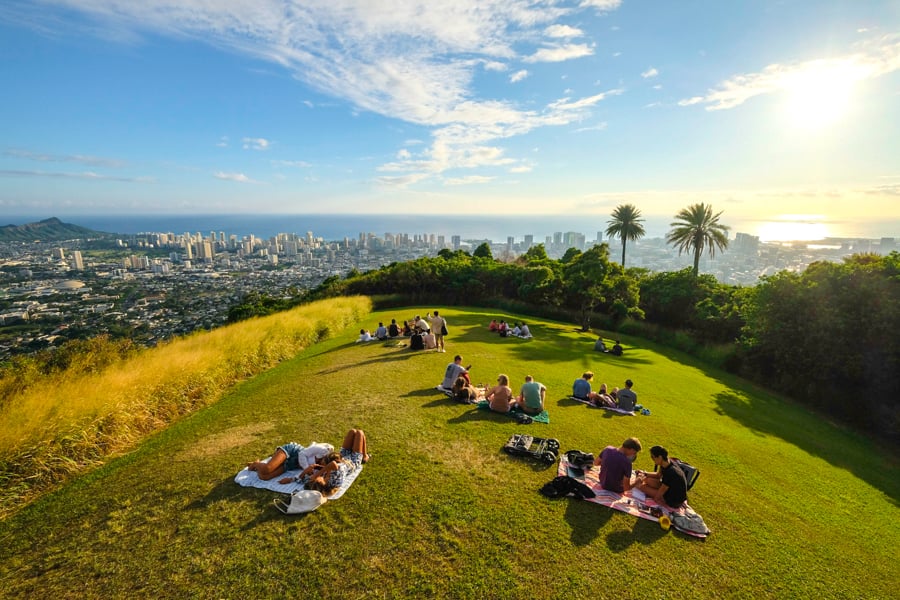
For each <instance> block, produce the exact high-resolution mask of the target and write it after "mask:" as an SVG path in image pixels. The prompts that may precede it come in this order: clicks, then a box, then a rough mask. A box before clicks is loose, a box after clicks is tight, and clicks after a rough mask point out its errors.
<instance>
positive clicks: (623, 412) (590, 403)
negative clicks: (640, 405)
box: [569, 396, 634, 417]
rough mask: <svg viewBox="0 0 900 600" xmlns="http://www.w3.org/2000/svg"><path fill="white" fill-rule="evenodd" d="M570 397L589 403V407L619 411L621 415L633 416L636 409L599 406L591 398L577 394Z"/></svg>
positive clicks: (576, 400)
mask: <svg viewBox="0 0 900 600" xmlns="http://www.w3.org/2000/svg"><path fill="white" fill-rule="evenodd" d="M569 398H571V399H572V400H574V401H575V402H581V403H582V404H587V405H588V408H602V409H603V410H608V411H609V412H614V413H618V414H620V415H628V416H630V417H633V416H634V411H633V410H624V409H621V408H612V407H610V406H597V405H596V404H594V403H593V402H591V401H590V400H584V399H583V398H576V397H575V396H569Z"/></svg>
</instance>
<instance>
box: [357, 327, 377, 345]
mask: <svg viewBox="0 0 900 600" xmlns="http://www.w3.org/2000/svg"><path fill="white" fill-rule="evenodd" d="M374 339H375V338H373V337H372V334H371V333H369V332H368V331H366V330H365V329H360V330H359V339H358V340H356V341H357V342H371V341H372V340H374Z"/></svg>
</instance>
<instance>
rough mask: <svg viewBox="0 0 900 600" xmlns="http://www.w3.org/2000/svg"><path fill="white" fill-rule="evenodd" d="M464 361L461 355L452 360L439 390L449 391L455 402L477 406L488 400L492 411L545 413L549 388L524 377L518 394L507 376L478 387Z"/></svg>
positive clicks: (529, 376) (528, 377) (499, 376)
mask: <svg viewBox="0 0 900 600" xmlns="http://www.w3.org/2000/svg"><path fill="white" fill-rule="evenodd" d="M462 361H463V358H462V356H460V355H459V354H457V355H456V356H454V357H453V362H452V363H450V364H449V365H447V369H446V371H445V372H444V379H443V381H441V385H440V387H441V388H443V389H445V390H450V395H451V397H452V398H454V399H455V400H459V401H461V402H465V403H469V404H471V403H474V402H477V401H478V400H480V399H483V400H487V401H488V403H489V405H490V408H491V410H493V411H494V412H498V413H502V414H507V413H508V412H510V411H511V410H513V409H515V408H518V409H519V410H521V411H522V412H524V413H525V414H527V415H539V414H541V412H543V410H544V400H545V399H546V397H547V387H546V386H545V385H544V384H543V383H540V382H538V381H535V380H534V377H532V376H531V375H526V376H525V383H523V384H522V387H521V389H520V390H519V394H518V395H515V394H514V393H513V390H512V388H511V387H509V377H508V376H507V375H504V374H502V373H501V374H500V375H498V376H497V385H495V386H493V387H490V388H487V387H475V386H473V385H472V380H471V378H470V377H469V369H471V368H472V365H469V366H467V367H464V366H462Z"/></svg>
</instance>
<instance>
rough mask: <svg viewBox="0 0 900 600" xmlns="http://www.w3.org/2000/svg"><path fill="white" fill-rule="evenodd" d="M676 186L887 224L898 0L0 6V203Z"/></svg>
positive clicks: (710, 198)
mask: <svg viewBox="0 0 900 600" xmlns="http://www.w3.org/2000/svg"><path fill="white" fill-rule="evenodd" d="M696 202H707V203H709V204H711V205H712V206H713V207H714V209H715V210H716V211H717V212H718V211H722V217H721V221H722V222H723V223H726V224H729V223H731V222H735V223H742V224H746V223H757V224H758V227H757V229H756V231H751V233H757V234H760V233H762V235H763V237H764V238H766V237H768V238H773V237H778V236H782V235H783V236H784V237H788V238H789V237H794V238H795V239H799V238H798V236H799V235H801V234H804V235H805V234H808V233H810V231H813V230H815V233H823V232H825V233H832V234H835V233H838V232H839V231H840V230H841V227H844V228H845V229H846V228H847V227H851V228H852V226H855V225H857V224H859V223H882V229H890V228H892V227H893V228H894V229H895V230H896V231H895V233H896V235H897V236H898V237H900V3H898V2H896V1H883V2H882V1H874V0H873V1H865V2H858V1H851V0H847V1H829V0H816V1H805V0H779V1H774V0H754V1H752V2H750V1H746V2H721V1H699V0H698V1H686V2H674V1H671V0H659V1H652V0H574V1H563V0H545V1H540V0H453V1H451V2H438V1H431V0H420V1H414V0H408V1H406V0H391V1H388V0H321V1H304V2H298V1H285V0H254V1H253V2H246V1H242V0H218V1H210V0H141V1H140V2H137V1H134V0H44V1H36V2H21V1H19V0H4V1H3V2H2V3H0V214H5V215H10V216H11V215H45V216H58V217H65V216H73V215H79V214H81V215H85V214H92V215H96V214H152V213H157V214H159V213H169V214H213V213H216V214H233V213H234V214H241V213H253V214H262V213H271V214H278V213H291V214H318V213H346V214H371V213H379V214H403V215H412V214H435V215H439V214H457V215H479V214H484V215H505V214H506V215H518V216H523V215H584V217H585V219H587V220H592V221H597V220H601V221H602V220H604V219H607V218H608V217H609V213H610V212H612V210H613V209H614V208H615V207H616V206H617V205H619V204H624V203H630V204H634V205H635V206H637V207H638V208H639V209H640V210H641V211H642V214H643V215H644V216H645V217H649V218H660V217H672V216H674V214H675V213H676V212H678V211H679V210H680V209H682V208H684V207H686V206H688V205H690V204H693V203H696ZM5 220H9V219H5ZM885 224H886V225H885ZM592 228H596V227H592ZM766 228H769V229H768V231H767V230H766ZM589 229H591V228H589ZM744 229H745V230H746V229H747V227H746V226H744ZM884 234H885V235H887V233H884Z"/></svg>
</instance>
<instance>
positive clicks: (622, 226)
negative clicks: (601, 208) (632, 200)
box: [606, 204, 644, 268]
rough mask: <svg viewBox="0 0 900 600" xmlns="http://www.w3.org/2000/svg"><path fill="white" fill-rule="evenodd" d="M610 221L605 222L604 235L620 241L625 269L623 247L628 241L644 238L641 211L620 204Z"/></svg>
mask: <svg viewBox="0 0 900 600" xmlns="http://www.w3.org/2000/svg"><path fill="white" fill-rule="evenodd" d="M610 216H611V217H612V219H610V220H609V221H607V222H606V224H607V225H608V227H607V228H606V235H608V236H609V237H611V238H614V237H617V238H619V239H621V240H622V267H623V268H624V267H625V246H626V245H627V242H628V240H631V241H632V242H634V241H636V240H639V239H641V238H642V237H644V226H643V225H642V224H641V223H643V222H644V219H643V218H641V211H640V210H639V209H638V208H637V207H635V205H634V204H620V205H619V206H617V207H616V208H615V210H614V211H613V212H612V214H611V215H610Z"/></svg>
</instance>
